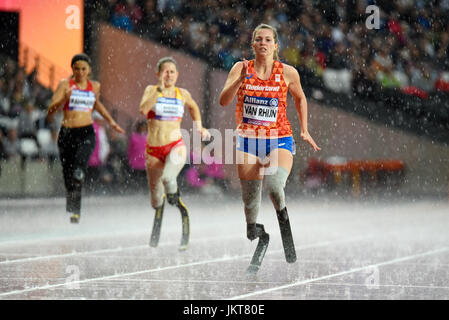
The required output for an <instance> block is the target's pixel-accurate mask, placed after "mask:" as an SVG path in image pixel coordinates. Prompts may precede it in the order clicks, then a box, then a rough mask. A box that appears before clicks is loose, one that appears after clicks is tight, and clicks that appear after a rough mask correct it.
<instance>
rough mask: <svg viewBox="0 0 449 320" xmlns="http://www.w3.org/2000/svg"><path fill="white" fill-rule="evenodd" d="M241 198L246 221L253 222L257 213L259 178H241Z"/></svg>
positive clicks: (259, 194) (260, 186)
mask: <svg viewBox="0 0 449 320" xmlns="http://www.w3.org/2000/svg"><path fill="white" fill-rule="evenodd" d="M240 183H241V186H242V200H243V204H244V207H245V216H246V222H247V223H255V222H256V220H257V215H258V213H259V206H260V200H261V192H262V181H261V180H241V181H240Z"/></svg>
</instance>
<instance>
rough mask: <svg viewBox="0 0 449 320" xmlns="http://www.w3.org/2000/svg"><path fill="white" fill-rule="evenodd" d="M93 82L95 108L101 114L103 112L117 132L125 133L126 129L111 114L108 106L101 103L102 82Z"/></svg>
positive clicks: (102, 114)
mask: <svg viewBox="0 0 449 320" xmlns="http://www.w3.org/2000/svg"><path fill="white" fill-rule="evenodd" d="M91 83H92V87H93V89H94V92H95V97H96V100H95V104H94V109H95V110H97V111H98V113H99V114H101V116H102V117H103V118H104V119H106V121H107V122H108V123H109V125H110V126H111V127H112V128H113V129H114V130H116V131H117V132H120V133H125V130H123V129H122V128H121V127H120V126H119V125H118V124H117V123H116V122H115V120H114V119H113V118H112V117H111V115H110V114H109V112H108V110H107V109H106V107H105V106H104V105H103V103H101V101H100V83H99V82H97V81H91Z"/></svg>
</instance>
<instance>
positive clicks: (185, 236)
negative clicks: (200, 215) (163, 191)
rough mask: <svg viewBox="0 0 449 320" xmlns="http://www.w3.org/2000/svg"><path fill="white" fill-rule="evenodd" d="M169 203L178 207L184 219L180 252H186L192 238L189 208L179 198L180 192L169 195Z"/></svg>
mask: <svg viewBox="0 0 449 320" xmlns="http://www.w3.org/2000/svg"><path fill="white" fill-rule="evenodd" d="M167 201H168V203H169V204H171V205H175V206H176V207H178V209H179V212H180V213H181V219H182V236H181V245H180V246H179V250H180V251H183V250H186V249H187V247H188V245H189V238H190V219H189V211H188V210H187V206H186V205H185V204H184V202H183V201H182V199H181V197H180V196H179V190H178V191H176V193H174V194H167Z"/></svg>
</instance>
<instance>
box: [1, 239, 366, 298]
mask: <svg viewBox="0 0 449 320" xmlns="http://www.w3.org/2000/svg"><path fill="white" fill-rule="evenodd" d="M371 237H372V236H371V235H365V236H357V237H353V238H348V239H343V240H331V241H323V242H318V243H312V244H308V245H304V246H299V247H298V248H297V250H302V249H309V248H316V247H322V246H328V245H332V244H337V243H343V242H352V241H359V240H362V239H367V238H371ZM283 251H284V250H283V249H280V250H273V251H271V252H269V253H267V255H268V254H273V253H279V252H283ZM251 256H252V254H244V255H238V256H231V257H230V256H225V257H221V258H216V259H209V260H202V261H197V262H191V263H185V264H177V265H172V266H167V267H160V268H155V269H147V270H141V271H135V272H128V273H121V274H114V275H110V276H104V277H98V278H90V279H84V280H79V281H72V282H70V285H74V284H82V283H88V282H93V281H103V280H109V279H116V278H120V277H129V276H136V275H140V274H145V273H152V272H159V271H166V270H172V269H178V268H185V267H192V266H198V265H203V264H208V263H217V262H223V261H230V260H238V259H242V258H248V257H251ZM66 285H67V283H57V284H52V285H50V284H47V285H45V286H37V287H33V288H27V289H22V290H13V291H8V292H3V293H0V297H5V296H10V295H15V294H21V293H26V292H31V291H36V290H46V289H52V288H57V287H62V286H66Z"/></svg>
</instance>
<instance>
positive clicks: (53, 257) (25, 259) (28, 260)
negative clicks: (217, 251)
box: [0, 234, 238, 265]
mask: <svg viewBox="0 0 449 320" xmlns="http://www.w3.org/2000/svg"><path fill="white" fill-rule="evenodd" d="M237 237H238V235H236V234H235V235H228V236H221V237H208V238H202V239H192V240H191V242H193V243H195V242H204V241H219V240H224V239H233V238H237ZM178 244H179V243H178V242H177V243H175V242H162V243H160V244H159V246H158V247H165V246H171V245H173V246H174V245H178ZM147 248H148V249H151V248H150V246H149V245H148V244H146V245H138V246H130V247H121V246H119V247H116V248H107V249H99V250H92V251H80V252H78V251H72V252H69V253H61V254H51V255H46V256H36V257H29V258H21V259H13V260H4V261H0V265H4V264H11V263H20V262H32V261H38V260H45V259H57V258H67V257H74V256H80V255H88V254H97V253H108V252H120V251H125V250H136V249H147ZM9 254H14V253H9Z"/></svg>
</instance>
